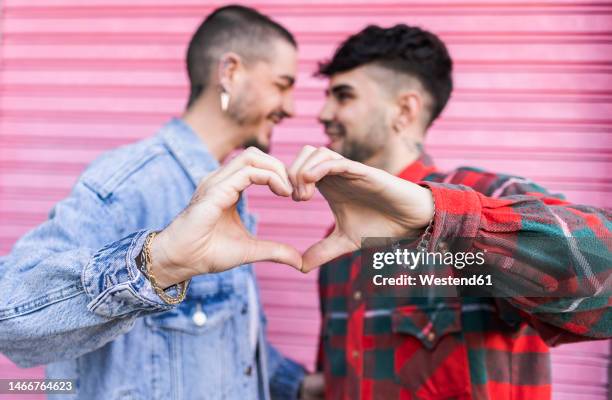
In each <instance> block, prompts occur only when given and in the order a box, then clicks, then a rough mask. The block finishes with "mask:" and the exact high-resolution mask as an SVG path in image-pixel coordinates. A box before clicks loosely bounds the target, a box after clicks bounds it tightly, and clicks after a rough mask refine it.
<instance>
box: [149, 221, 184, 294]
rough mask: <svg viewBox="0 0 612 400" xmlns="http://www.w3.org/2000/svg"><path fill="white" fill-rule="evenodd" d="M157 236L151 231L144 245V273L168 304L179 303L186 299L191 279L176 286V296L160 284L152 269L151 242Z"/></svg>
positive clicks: (156, 291)
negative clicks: (169, 293) (171, 294)
mask: <svg viewBox="0 0 612 400" xmlns="http://www.w3.org/2000/svg"><path fill="white" fill-rule="evenodd" d="M155 236H157V232H151V233H149V235H148V236H147V238H146V240H145V243H144V246H143V247H142V265H143V267H144V268H143V269H144V271H143V272H144V273H145V275H146V277H147V279H149V282H151V286H152V287H153V290H155V293H157V295H158V296H159V297H161V299H162V300H163V301H164V302H166V303H167V304H173V305H174V304H179V303H180V302H182V301H183V300H185V295H186V294H187V287H188V286H189V280H186V281H183V282H181V283H179V284H177V285H175V286H176V291H177V292H178V295H177V296H176V297H172V296H169V295H168V294H167V293H166V292H165V290H164V289H162V288H161V286H159V284H158V283H157V280H156V279H155V275H153V271H151V265H153V259H152V258H151V243H153V239H154V238H155Z"/></svg>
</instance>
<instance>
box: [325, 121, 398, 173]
mask: <svg viewBox="0 0 612 400" xmlns="http://www.w3.org/2000/svg"><path fill="white" fill-rule="evenodd" d="M328 129H332V130H333V131H334V132H336V135H337V136H339V137H340V138H342V148H341V149H340V151H339V153H340V155H341V156H343V157H345V158H348V159H349V160H353V161H357V162H360V163H365V161H367V160H369V159H371V158H372V157H373V156H375V155H376V154H377V153H378V152H380V151H381V150H382V149H383V148H384V147H385V145H386V144H387V140H388V138H389V131H388V129H387V127H386V124H385V121H384V117H383V115H382V113H377V115H376V116H375V117H374V119H372V120H371V121H370V124H369V126H368V127H367V130H366V133H365V134H364V135H359V136H357V137H355V135H349V134H348V133H347V129H346V127H345V126H344V125H343V124H341V123H339V122H327V123H325V130H326V131H327V130H328Z"/></svg>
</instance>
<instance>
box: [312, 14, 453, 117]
mask: <svg viewBox="0 0 612 400" xmlns="http://www.w3.org/2000/svg"><path fill="white" fill-rule="evenodd" d="M365 64H376V65H379V66H381V67H384V68H387V69H389V70H391V71H392V72H395V73H399V74H404V75H406V76H409V77H413V78H416V79H417V80H418V81H419V82H420V83H421V85H422V86H423V88H424V89H425V91H427V93H428V94H429V95H430V96H431V98H432V104H431V109H430V110H429V111H430V115H429V120H428V121H427V126H428V127H429V126H430V125H431V124H432V123H433V121H434V120H435V119H436V118H438V116H439V115H440V113H441V112H442V110H443V109H444V107H445V106H446V103H447V102H448V99H449V97H450V94H451V92H452V90H453V80H452V70H453V62H452V60H451V58H450V56H449V54H448V50H447V49H446V46H445V45H444V43H443V42H442V41H441V40H440V39H439V38H438V37H437V36H436V35H434V34H433V33H431V32H428V31H426V30H423V29H421V28H418V27H412V26H408V25H404V24H399V25H395V26H393V27H391V28H381V27H379V26H376V25H370V26H368V27H366V28H365V29H364V30H362V31H361V32H359V33H357V34H355V35H352V36H350V37H349V38H348V39H347V40H346V41H345V42H344V43H342V44H341V45H340V47H339V48H338V49H337V50H336V52H335V54H334V56H333V57H332V59H331V60H329V61H326V62H322V63H320V64H319V70H318V72H317V75H320V76H326V77H331V76H332V75H334V74H337V73H340V72H346V71H349V70H351V69H353V68H357V67H360V66H362V65H365Z"/></svg>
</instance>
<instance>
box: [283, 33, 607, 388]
mask: <svg viewBox="0 0 612 400" xmlns="http://www.w3.org/2000/svg"><path fill="white" fill-rule="evenodd" d="M451 71H452V61H451V59H450V56H449V55H448V52H447V50H446V47H445V46H444V44H443V43H442V42H441V41H440V39H439V38H438V37H436V36H435V35H434V34H432V33H430V32H427V31H424V30H421V29H419V28H415V27H408V26H406V25H397V26H394V27H392V28H389V29H383V28H379V27H376V26H369V27H367V28H366V29H364V30H363V31H362V32H360V33H358V34H356V35H353V36H351V37H350V38H349V39H348V40H347V41H346V42H344V43H343V44H342V45H341V47H340V48H339V49H338V50H337V51H336V53H335V54H334V57H333V58H332V59H331V60H330V61H329V62H326V63H323V64H321V65H320V69H319V73H320V75H323V76H326V77H328V78H329V79H330V82H329V89H328V90H327V99H326V103H325V106H324V108H323V109H322V111H321V114H320V117H319V118H320V122H321V123H322V124H324V126H325V132H326V134H327V135H328V136H329V138H330V141H331V142H330V144H329V146H328V147H329V148H330V149H331V150H333V151H335V152H337V153H339V154H341V155H342V156H344V157H346V158H347V159H350V160H354V161H358V162H361V163H363V164H366V165H368V166H371V167H376V168H380V169H382V170H385V171H387V172H389V173H391V174H393V175H396V176H398V177H399V178H402V179H405V180H408V181H412V182H417V183H419V184H420V185H422V186H425V187H428V188H429V189H430V190H431V192H432V195H433V198H434V201H435V214H434V218H433V225H432V226H431V227H432V229H433V230H432V236H431V240H430V241H429V242H430V245H431V246H433V248H434V249H436V250H439V251H445V250H448V246H449V245H448V243H450V242H452V239H453V238H456V237H464V238H472V243H471V246H470V247H471V248H473V249H487V248H489V249H490V248H494V249H495V250H494V251H492V252H490V254H489V255H488V256H487V260H486V261H487V263H488V264H492V265H494V266H495V267H497V268H494V270H495V271H497V274H498V277H501V278H502V279H504V280H506V281H507V283H508V286H509V287H513V285H517V286H519V285H522V284H524V283H525V282H531V281H534V280H535V281H537V282H545V283H546V282H552V283H553V284H554V285H557V286H558V285H561V283H562V280H563V279H565V278H563V277H562V276H565V275H564V273H565V272H566V271H563V266H564V264H563V262H564V260H561V259H559V258H560V257H561V255H560V254H556V253H555V252H554V249H547V248H543V246H542V248H536V247H535V246H532V247H529V246H528V245H527V244H526V242H525V241H524V240H523V238H524V237H525V236H526V235H527V234H528V233H530V234H535V235H538V234H539V235H541V236H550V237H569V236H570V235H576V236H582V237H589V238H595V239H598V240H600V241H599V242H598V243H599V244H600V245H601V246H600V247H597V248H596V249H595V250H593V251H592V252H588V251H585V252H584V253H579V254H577V257H578V258H580V259H581V260H582V261H584V262H585V263H586V265H589V262H591V264H593V261H595V260H592V259H588V257H589V255H590V254H591V255H594V257H595V258H597V257H598V256H601V255H602V254H603V257H604V258H606V259H607V260H609V254H610V253H609V252H610V241H609V240H608V239H609V238H610V229H611V228H610V226H611V225H610V219H611V216H610V213H609V212H608V211H602V210H597V209H594V208H591V207H587V206H576V205H571V204H569V203H567V202H565V201H564V200H563V199H562V197H561V196H553V195H551V194H549V193H548V192H547V191H546V190H545V189H544V188H542V187H540V186H538V185H536V184H534V183H532V182H530V181H529V180H527V179H524V178H519V177H514V176H508V175H501V174H494V173H489V172H485V171H482V170H479V169H475V168H459V169H457V170H454V171H450V172H446V173H445V172H442V171H440V170H438V169H437V168H436V167H435V165H434V164H433V163H432V161H431V159H430V158H429V157H428V156H427V154H426V153H425V151H424V148H423V140H424V137H425V134H426V131H427V129H428V128H429V127H430V126H431V124H432V122H433V121H434V120H435V119H436V118H437V117H438V116H439V115H440V113H441V111H442V110H443V108H444V106H445V105H446V103H447V100H448V98H449V97H450V93H451V91H452V78H451ZM310 151H311V152H312V151H313V150H310ZM330 153H331V152H330ZM332 158H333V156H332ZM298 159H299V157H298ZM345 170H346V169H345ZM290 174H291V173H290ZM320 189H321V188H320ZM322 192H323V191H322ZM298 193H299V191H298ZM323 194H324V196H325V195H326V194H325V193H323ZM515 195H521V196H515ZM508 196H511V197H508ZM326 197H327V196H326ZM328 201H329V199H328ZM330 205H331V206H332V209H333V208H334V205H333V202H331V201H330ZM334 213H335V214H336V213H337V211H335V212H334ZM334 233H335V232H332V233H331V235H330V237H333V236H334ZM320 249H321V248H318V250H320ZM581 250H583V249H581ZM555 257H556V258H555ZM585 257H586V258H587V259H586V260H583V259H584V258H585ZM536 258H538V259H544V260H545V261H546V262H545V263H544V265H545V266H544V267H535V268H534V267H531V266H530V265H529V263H520V262H514V261H516V260H518V259H527V260H532V259H536ZM551 260H552V261H551ZM304 262H305V264H308V252H307V253H306V254H305V258H304ZM555 262H559V263H560V264H559V265H558V266H557V267H559V266H561V268H555ZM310 263H311V264H316V263H313V262H312V260H311V262H310ZM506 267H507V268H506ZM566 267H567V266H566ZM608 267H609V266H604V269H603V270H601V269H600V270H597V269H594V271H590V270H589V271H590V273H592V274H594V276H595V278H594V279H593V282H598V283H599V284H601V282H603V284H604V286H605V287H603V288H602V287H601V285H600V286H598V287H597V289H596V290H594V291H592V292H589V293H592V294H602V293H603V292H602V289H606V290H609V285H610V279H608V278H609V269H606V268H608ZM307 268H314V265H312V266H308V267H307ZM360 268H361V252H360V251H355V252H353V253H350V254H346V255H344V256H341V257H339V258H336V259H334V260H333V261H331V262H328V263H326V264H325V265H323V266H322V267H321V269H320V275H319V290H320V298H321V312H322V327H321V338H320V347H319V357H318V368H319V370H322V371H323V372H324V374H325V391H326V393H325V394H326V398H330V399H446V398H459V399H548V398H550V396H551V382H550V357H549V351H548V346H550V345H556V344H561V343H568V342H575V341H579V340H595V339H603V338H609V337H610V336H612V318H611V313H610V300H609V297H606V296H604V295H600V296H593V297H587V298H580V296H579V293H581V292H580V291H579V287H580V286H581V285H580V284H574V285H572V282H573V283H575V281H577V280H578V278H576V277H575V276H571V277H570V278H567V279H566V280H565V281H563V284H565V285H567V286H566V287H567V288H568V290H569V292H568V297H571V295H572V294H574V295H575V297H576V298H546V297H539V298H533V297H532V298H529V297H523V296H519V295H512V296H511V295H506V296H505V297H410V291H409V289H407V291H406V296H403V297H394V298H390V297H375V296H370V295H368V293H367V292H366V291H365V289H364V288H363V286H362V285H361V283H360V280H359V279H358V278H359V274H360V272H361V271H360ZM538 268H539V269H538ZM593 268H595V267H593ZM585 271H586V269H585ZM585 279H586V278H585ZM585 279H583V280H581V282H582V281H584V280H585ZM598 279H599V280H598ZM586 280H588V279H586ZM568 282H570V283H569V284H568ZM572 288H573V290H574V291H573V292H572Z"/></svg>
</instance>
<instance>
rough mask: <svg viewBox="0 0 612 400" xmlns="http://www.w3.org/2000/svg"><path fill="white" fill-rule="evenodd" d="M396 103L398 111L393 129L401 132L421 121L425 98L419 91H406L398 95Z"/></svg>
mask: <svg viewBox="0 0 612 400" xmlns="http://www.w3.org/2000/svg"><path fill="white" fill-rule="evenodd" d="M396 104H397V110H398V113H397V115H396V116H395V120H394V121H393V129H394V130H395V131H396V132H398V133H399V132H402V131H403V130H405V129H406V128H407V127H408V126H410V125H413V124H415V123H417V122H418V121H419V119H420V117H421V115H422V113H423V99H422V97H421V95H420V93H419V92H417V91H414V90H410V91H404V92H401V93H400V94H399V95H398V96H397V98H396Z"/></svg>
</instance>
